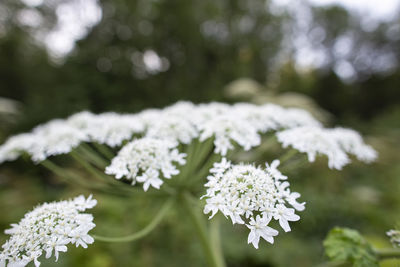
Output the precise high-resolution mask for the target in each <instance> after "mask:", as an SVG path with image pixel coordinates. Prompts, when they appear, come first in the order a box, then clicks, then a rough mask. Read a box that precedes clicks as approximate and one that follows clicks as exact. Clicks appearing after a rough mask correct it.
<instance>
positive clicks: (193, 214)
mask: <svg viewBox="0 0 400 267" xmlns="http://www.w3.org/2000/svg"><path fill="white" fill-rule="evenodd" d="M181 199H182V204H183V205H182V206H183V208H184V209H185V212H186V213H187V214H188V215H189V216H188V217H189V218H190V220H191V221H192V223H193V226H194V229H195V230H196V234H197V236H198V237H199V239H200V244H201V246H202V248H203V251H204V254H205V257H206V259H207V262H208V264H209V266H211V267H225V263H224V262H223V260H221V259H223V256H222V255H218V254H219V253H220V252H221V251H218V250H215V249H214V246H213V245H212V243H211V240H210V238H209V235H208V233H207V228H206V224H205V223H204V221H203V218H202V217H201V214H199V213H198V212H197V209H196V208H195V207H193V206H192V205H190V195H189V194H188V193H187V192H183V193H182V195H181Z"/></svg>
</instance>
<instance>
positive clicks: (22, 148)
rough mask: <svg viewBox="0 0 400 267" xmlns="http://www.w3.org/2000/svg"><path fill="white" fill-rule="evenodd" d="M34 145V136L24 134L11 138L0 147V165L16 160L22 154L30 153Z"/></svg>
mask: <svg viewBox="0 0 400 267" xmlns="http://www.w3.org/2000/svg"><path fill="white" fill-rule="evenodd" d="M35 143H36V139H35V137H34V135H32V134H28V133H24V134H18V135H14V136H11V137H10V138H8V140H7V141H6V142H5V143H4V144H3V145H1V146H0V163H2V162H4V161H12V160H15V159H17V158H18V157H19V156H21V154H23V153H24V152H27V153H29V151H32V148H33V146H34V145H35Z"/></svg>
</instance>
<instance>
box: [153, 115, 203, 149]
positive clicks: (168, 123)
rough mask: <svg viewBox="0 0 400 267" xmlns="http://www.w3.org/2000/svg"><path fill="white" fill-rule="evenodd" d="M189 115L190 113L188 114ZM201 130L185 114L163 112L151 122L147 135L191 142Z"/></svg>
mask: <svg viewBox="0 0 400 267" xmlns="http://www.w3.org/2000/svg"><path fill="white" fill-rule="evenodd" d="M188 115H189V114H188ZM198 135H199V132H198V130H197V128H196V126H195V125H194V124H193V123H192V122H191V120H190V119H189V118H187V117H185V116H177V115H172V114H163V115H161V116H159V117H158V119H157V120H155V121H153V123H152V124H149V126H148V129H147V132H146V136H147V137H153V138H159V139H167V140H170V141H172V142H180V143H182V144H186V145H187V144H190V143H191V142H192V140H193V139H194V138H197V137H198Z"/></svg>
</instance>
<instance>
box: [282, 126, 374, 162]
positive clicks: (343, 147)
mask: <svg viewBox="0 0 400 267" xmlns="http://www.w3.org/2000/svg"><path fill="white" fill-rule="evenodd" d="M277 138H278V141H279V142H281V143H282V145H283V147H288V146H291V147H293V148H294V149H297V150H298V151H300V152H304V153H307V156H308V159H309V161H310V162H313V161H314V160H315V158H316V156H317V155H318V154H323V155H326V156H327V157H328V165H329V167H330V168H334V169H338V170H340V169H342V167H343V166H345V165H346V164H348V163H349V162H350V158H349V156H348V155H347V153H348V154H352V155H354V156H356V157H357V158H358V159H359V160H361V161H364V162H372V161H374V160H375V159H376V157H377V153H376V151H375V150H374V149H373V148H372V147H371V146H369V145H366V144H365V143H364V142H363V140H362V138H361V136H360V135H359V134H358V133H357V132H355V131H353V130H350V129H345V128H334V129H326V128H322V127H313V126H303V127H296V128H291V129H287V130H283V131H280V132H278V133H277Z"/></svg>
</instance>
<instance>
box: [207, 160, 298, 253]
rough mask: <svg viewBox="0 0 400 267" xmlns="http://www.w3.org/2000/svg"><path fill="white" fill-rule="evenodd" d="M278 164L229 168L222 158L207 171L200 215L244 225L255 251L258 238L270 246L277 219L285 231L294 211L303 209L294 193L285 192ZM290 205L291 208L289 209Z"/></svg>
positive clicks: (294, 215) (288, 227) (274, 162)
mask: <svg viewBox="0 0 400 267" xmlns="http://www.w3.org/2000/svg"><path fill="white" fill-rule="evenodd" d="M278 165H279V161H278V160H275V161H273V162H272V164H271V165H268V164H266V167H265V169H262V168H260V167H255V166H253V165H233V164H231V163H230V162H229V161H227V160H226V159H225V158H223V160H222V161H221V162H219V163H215V164H214V167H213V168H212V169H211V170H210V172H211V175H209V176H208V177H207V179H208V182H207V183H206V184H205V186H206V187H207V188H208V189H207V193H206V194H205V195H204V196H203V198H205V199H206V205H205V207H204V213H206V214H208V213H211V216H210V218H212V217H213V216H214V215H215V214H216V213H217V212H218V211H220V212H221V213H222V214H223V215H224V216H225V217H229V218H230V219H231V220H232V223H237V224H244V225H246V226H247V227H248V228H249V229H250V233H249V236H248V243H252V244H253V246H254V247H255V248H258V243H259V240H260V237H262V238H263V239H265V240H266V241H268V242H270V243H273V242H274V236H276V235H278V233H279V232H278V231H277V230H275V229H273V228H271V227H270V226H269V223H270V221H271V220H272V219H274V220H277V221H278V222H279V224H280V226H281V227H282V229H283V230H284V231H285V232H288V231H290V230H291V229H290V226H289V222H290V221H297V220H299V219H300V217H299V216H298V215H297V214H295V210H298V211H301V210H304V205H305V203H298V202H297V201H296V199H297V198H298V197H300V194H299V193H297V192H291V191H290V190H289V182H287V181H286V179H287V177H286V176H284V175H283V174H282V173H281V172H280V171H279V170H278V169H277V167H278ZM289 206H292V207H293V208H289Z"/></svg>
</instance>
